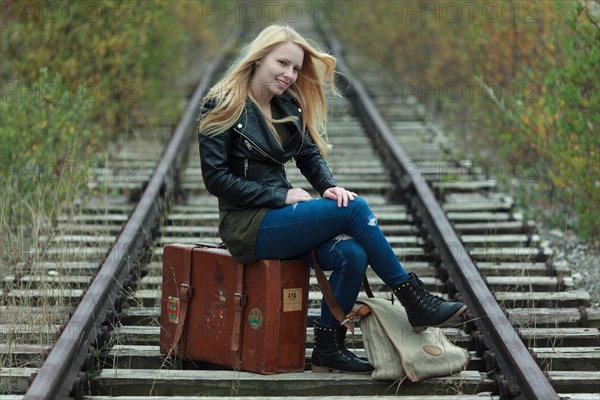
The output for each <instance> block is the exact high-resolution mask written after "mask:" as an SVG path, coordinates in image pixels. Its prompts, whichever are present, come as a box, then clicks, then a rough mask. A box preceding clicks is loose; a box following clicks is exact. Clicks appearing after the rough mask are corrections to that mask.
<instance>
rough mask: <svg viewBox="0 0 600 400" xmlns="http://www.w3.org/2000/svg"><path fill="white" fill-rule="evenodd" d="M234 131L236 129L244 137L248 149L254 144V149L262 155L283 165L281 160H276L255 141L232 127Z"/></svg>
mask: <svg viewBox="0 0 600 400" xmlns="http://www.w3.org/2000/svg"><path fill="white" fill-rule="evenodd" d="M234 131H236V132H237V133H239V134H240V135H241V136H242V137H243V138H244V142H245V143H246V147H248V150H252V147H253V146H254V148H255V149H256V151H258V152H259V153H260V154H261V155H263V156H265V157H267V158H269V159H271V160H273V161H275V162H276V163H277V164H281V165H283V163H282V162H281V161H278V160H276V159H274V158H273V157H272V156H271V155H269V154H268V153H267V152H266V151H264V150H263V149H261V148H260V147H259V146H258V145H257V144H256V143H255V142H253V141H252V139H250V138H249V137H248V136H247V135H245V134H244V133H243V132H240V131H238V130H237V129H234Z"/></svg>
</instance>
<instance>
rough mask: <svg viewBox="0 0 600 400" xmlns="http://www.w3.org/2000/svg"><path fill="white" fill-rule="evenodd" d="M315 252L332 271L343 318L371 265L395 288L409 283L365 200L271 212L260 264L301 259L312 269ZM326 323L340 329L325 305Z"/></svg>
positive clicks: (261, 239) (259, 245)
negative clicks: (310, 257) (263, 261)
mask: <svg viewBox="0 0 600 400" xmlns="http://www.w3.org/2000/svg"><path fill="white" fill-rule="evenodd" d="M340 235H347V236H350V238H348V237H347V236H340ZM313 248H314V249H315V257H316V259H317V261H318V262H319V264H320V265H321V268H322V269H323V270H324V271H332V272H331V274H330V276H329V284H330V285H331V290H332V292H333V295H334V297H335V299H336V300H337V302H338V304H339V305H340V307H341V308H342V310H343V311H344V313H348V312H350V310H351V309H352V307H353V306H354V302H355V301H356V297H357V296H358V293H359V291H360V287H361V284H362V282H363V278H364V276H365V272H366V270H367V266H368V265H370V266H371V268H373V271H375V273H376V274H377V275H378V276H379V277H380V278H381V279H382V280H383V281H384V282H385V283H386V284H387V285H388V286H390V287H393V286H398V285H399V284H400V283H402V282H404V281H405V280H406V279H408V274H407V273H406V271H405V270H404V268H403V267H402V265H401V264H400V262H399V261H398V258H397V257H396V255H395V254H394V251H393V250H392V248H391V246H390V244H389V243H388V241H387V240H386V238H385V236H384V235H383V233H382V232H381V230H380V229H379V225H378V224H377V219H376V218H375V216H374V215H373V213H372V212H371V209H370V208H369V206H368V205H367V203H366V202H365V200H364V199H362V198H360V197H356V198H355V199H354V201H349V202H348V207H338V206H337V202H336V201H333V200H329V199H315V200H310V201H306V202H301V203H296V204H292V205H287V206H285V207H283V208H277V209H272V210H270V211H269V212H268V213H267V214H266V216H265V218H264V219H263V221H262V223H261V225H260V229H259V231H258V236H257V238H256V247H255V252H254V253H255V256H256V258H257V259H265V258H282V259H286V258H302V259H305V260H307V262H308V263H309V265H311V264H312V262H311V260H310V259H308V257H307V254H308V252H309V251H310V250H311V249H313ZM321 324H322V325H324V326H327V327H334V326H336V325H337V324H338V323H337V321H336V319H335V318H334V317H333V315H332V314H331V312H330V311H329V308H328V307H327V304H326V303H325V301H323V302H322V305H321Z"/></svg>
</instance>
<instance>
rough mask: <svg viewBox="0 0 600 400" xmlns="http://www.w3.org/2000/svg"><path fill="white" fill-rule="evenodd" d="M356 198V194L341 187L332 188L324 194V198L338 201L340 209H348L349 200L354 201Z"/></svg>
mask: <svg viewBox="0 0 600 400" xmlns="http://www.w3.org/2000/svg"><path fill="white" fill-rule="evenodd" d="M356 196H358V195H357V194H356V193H354V192H351V191H349V190H346V189H344V188H343V187H339V186H334V187H330V188H329V189H327V190H326V191H325V192H323V198H325V199H330V200H337V205H338V207H342V206H344V207H348V200H350V201H352V200H354V198H355V197H356Z"/></svg>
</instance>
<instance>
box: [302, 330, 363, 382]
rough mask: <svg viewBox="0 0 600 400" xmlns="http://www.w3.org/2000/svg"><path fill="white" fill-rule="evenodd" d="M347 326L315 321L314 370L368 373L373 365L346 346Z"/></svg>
mask: <svg viewBox="0 0 600 400" xmlns="http://www.w3.org/2000/svg"><path fill="white" fill-rule="evenodd" d="M346 331H347V329H346V327H344V326H339V327H336V328H327V327H324V326H321V324H320V323H319V321H318V320H316V321H315V347H314V349H313V353H312V370H313V372H331V371H340V372H350V373H356V374H368V373H371V371H373V366H372V365H371V364H369V363H368V362H367V361H365V360H363V359H361V358H358V357H357V356H356V355H354V354H352V353H351V352H350V351H349V350H348V349H347V348H346V346H345V344H344V341H345V339H346Z"/></svg>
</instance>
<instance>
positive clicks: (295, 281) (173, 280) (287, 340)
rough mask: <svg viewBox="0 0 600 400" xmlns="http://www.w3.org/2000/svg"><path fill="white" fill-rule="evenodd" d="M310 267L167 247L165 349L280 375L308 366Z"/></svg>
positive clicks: (162, 342)
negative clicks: (243, 261)
mask: <svg viewBox="0 0 600 400" xmlns="http://www.w3.org/2000/svg"><path fill="white" fill-rule="evenodd" d="M308 280H309V270H308V267H307V266H306V264H305V263H304V262H303V261H299V260H286V261H282V260H261V261H259V262H257V263H255V264H248V265H243V264H240V263H237V262H235V261H234V260H233V258H232V257H231V255H230V254H229V252H228V251H227V250H225V249H220V248H210V247H203V246H194V245H179V244H168V245H166V246H165V247H164V249H163V279H162V299H161V313H160V351H161V353H162V354H165V355H170V356H173V357H178V358H182V359H189V360H196V361H204V362H208V363H213V364H218V365H221V366H225V367H228V368H233V369H241V370H244V371H250V372H257V373H261V374H275V373H281V372H299V371H303V370H304V358H305V356H304V352H305V341H306V321H307V307H308Z"/></svg>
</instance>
